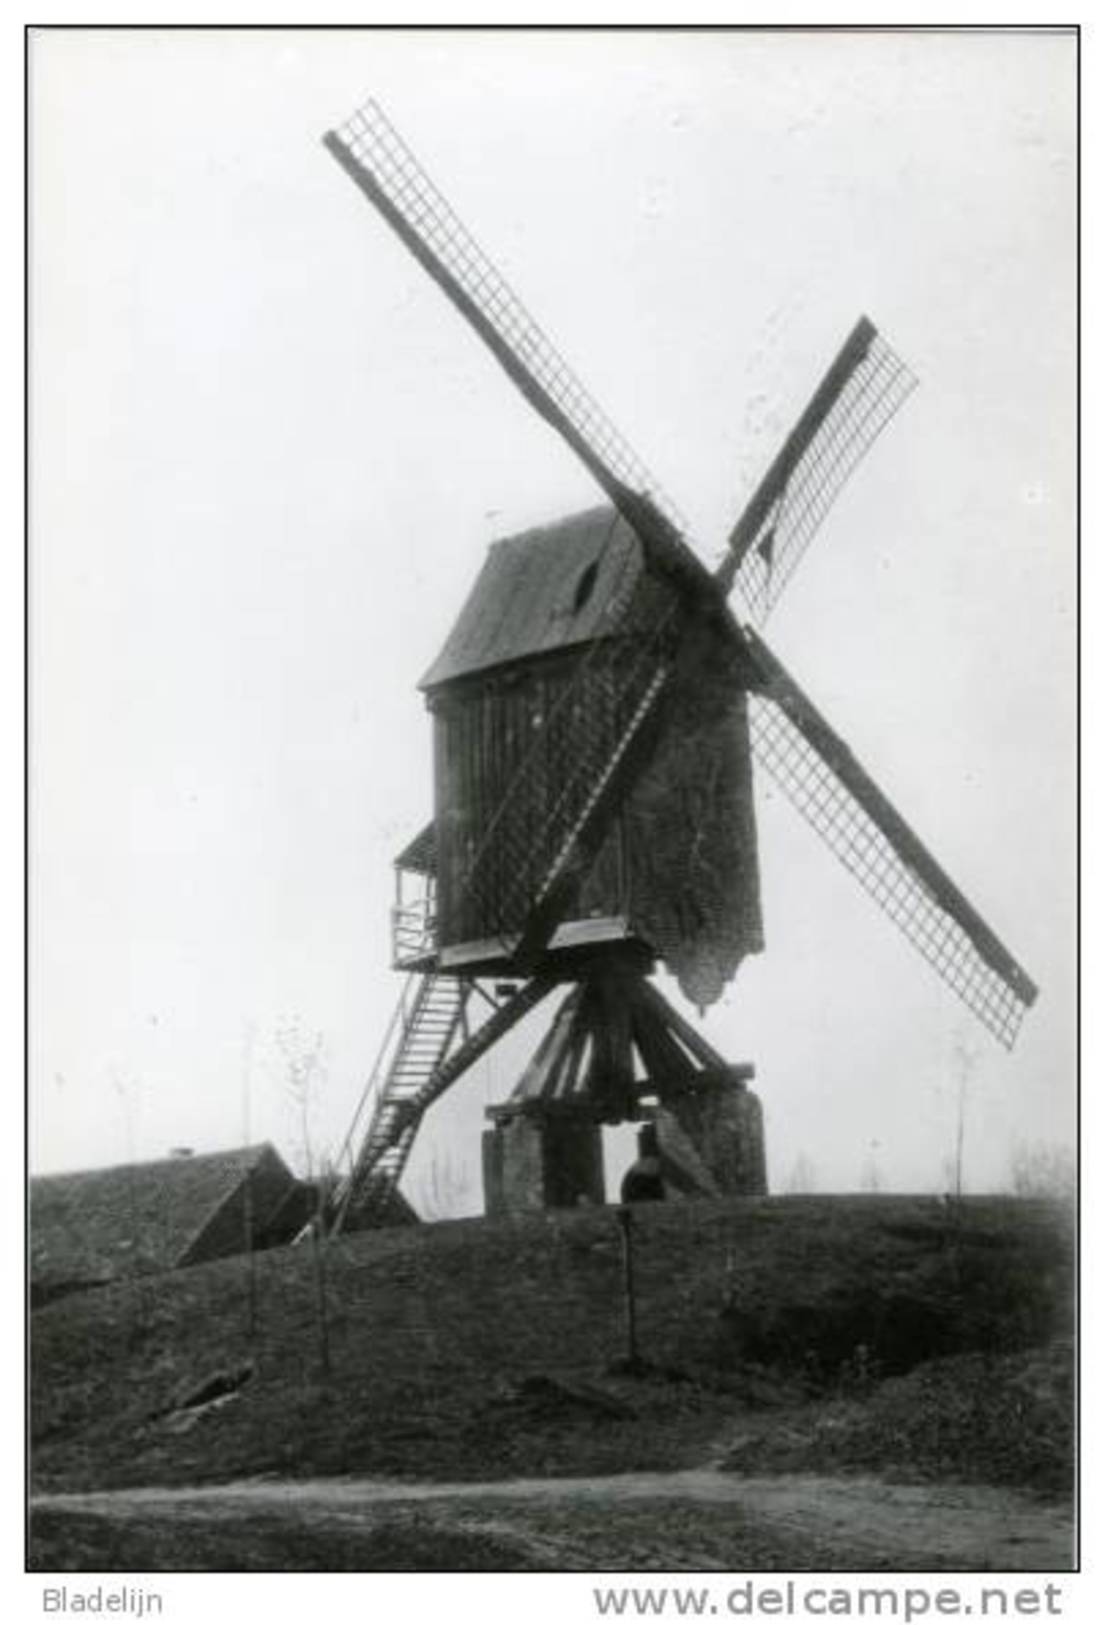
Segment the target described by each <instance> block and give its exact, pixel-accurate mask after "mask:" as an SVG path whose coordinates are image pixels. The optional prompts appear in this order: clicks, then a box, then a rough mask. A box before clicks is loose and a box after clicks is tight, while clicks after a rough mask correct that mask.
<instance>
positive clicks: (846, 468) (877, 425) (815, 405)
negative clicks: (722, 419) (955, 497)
mask: <svg viewBox="0 0 1105 1625" xmlns="http://www.w3.org/2000/svg"><path fill="white" fill-rule="evenodd" d="M916 383H917V380H916V379H915V378H914V377H913V375H912V374H911V373H910V371H909V369H908V368H907V367H906V366H905V364H904V363H903V362H902V361H901V360H899V358H898V357H897V356H896V355H895V354H894V351H893V350H892V349H891V348H890V346H889V344H887V342H886V340H885V339H884V338H883V337H882V336H881V334H880V333H879V332H878V330H877V329H876V328H875V326H874V324H873V323H872V322H870V321H869V320H868V318H867V317H866V316H861V317H860V319H859V321H858V322H857V323H856V325H855V327H854V328H853V329H852V331H851V333H850V334H849V335H848V338H847V339H846V340H845V342H844V345H843V347H842V348H841V350H840V353H839V355H838V356H837V357H836V360H835V361H834V362H833V364H832V366H831V367H830V368H829V370H828V372H827V373H826V374H825V376H824V378H823V379H822V380H821V383H820V384H819V385H818V387H817V389H816V390H815V391H814V394H813V396H812V398H811V400H810V402H809V405H808V406H807V407H806V409H805V411H804V412H803V413H802V416H801V417H800V418H799V419H798V422H797V423H796V424H795V426H794V428H793V429H792V430H791V432H790V434H789V435H788V436H787V438H786V441H785V442H784V444H783V447H782V450H781V451H780V452H779V454H778V456H777V457H776V458H775V460H774V462H773V463H772V464H771V467H770V468H769V469H768V471H767V473H766V474H765V475H764V477H763V479H762V480H761V481H760V484H759V486H758V487H757V489H756V491H755V493H754V494H753V496H752V499H751V501H750V502H749V503H748V506H747V507H746V508H745V510H744V513H743V514H742V515H741V517H740V519H739V520H738V522H737V524H736V525H735V527H734V529H733V531H732V534H731V535H730V537H729V554H728V557H727V558H726V560H725V562H724V563H723V564H722V566H721V568H720V569H719V570H718V572H717V575H716V578H715V579H716V580H717V582H718V584H719V585H720V586H721V587H723V588H724V590H725V591H726V592H728V591H729V589H730V587H732V586H733V585H734V583H735V584H736V586H737V587H738V588H739V590H740V593H741V596H742V597H743V599H744V601H745V603H746V604H747V605H748V608H749V611H750V613H751V614H752V617H753V619H754V620H755V621H757V622H759V623H762V622H763V621H764V620H765V619H766V617H767V615H768V613H769V612H770V610H771V609H772V608H773V606H774V604H775V602H776V600H777V599H778V597H779V594H780V593H781V592H782V590H783V588H784V587H785V586H786V584H787V582H788V581H789V579H790V577H791V574H792V573H793V571H794V568H795V566H796V565H797V563H798V561H799V559H800V558H801V557H802V554H803V553H804V552H805V551H806V548H807V547H808V546H809V544H810V542H811V540H812V539H813V536H814V533H815V531H816V530H817V528H818V526H819V525H820V524H821V522H822V520H823V519H824V518H825V515H826V514H827V513H828V511H829V509H830V508H831V507H832V504H833V503H834V501H835V500H836V498H837V496H838V494H839V493H840V491H841V489H842V488H843V486H844V484H845V481H846V480H847V479H848V476H849V475H850V474H851V472H852V470H853V469H854V468H855V467H856V464H857V463H858V462H859V461H860V459H861V458H862V457H863V455H864V453H865V452H866V451H867V450H868V448H869V447H870V446H871V444H872V442H873V441H874V440H875V439H876V437H877V436H878V434H879V433H880V431H881V430H882V429H884V428H885V427H886V425H887V423H889V421H890V419H891V418H892V417H893V416H894V413H895V412H896V411H897V410H898V408H899V406H901V405H902V403H903V401H904V400H905V399H906V397H907V396H908V395H909V394H910V392H911V391H912V390H913V389H914V388H915V387H916Z"/></svg>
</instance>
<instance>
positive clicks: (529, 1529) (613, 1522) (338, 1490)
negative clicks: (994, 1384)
mask: <svg viewBox="0 0 1105 1625" xmlns="http://www.w3.org/2000/svg"><path fill="white" fill-rule="evenodd" d="M32 1506H33V1507H34V1508H35V1509H36V1510H39V1511H49V1512H51V1513H62V1514H64V1513H66V1512H69V1513H74V1514H92V1515H95V1516H96V1517H99V1518H103V1517H107V1518H110V1519H111V1520H112V1521H113V1522H117V1523H122V1524H127V1523H131V1522H133V1521H134V1520H135V1519H138V1518H142V1517H145V1518H151V1517H153V1518H157V1519H159V1520H161V1519H166V1518H168V1519H171V1520H173V1521H174V1522H177V1523H182V1522H188V1523H193V1522H195V1523H197V1524H205V1523H208V1522H210V1521H211V1520H213V1519H219V1520H226V1519H228V1518H234V1519H235V1520H236V1521H239V1520H240V1521H243V1522H244V1521H246V1520H248V1519H249V1518H250V1516H251V1515H260V1514H264V1515H266V1516H273V1515H275V1516H277V1517H285V1518H287V1519H294V1520H295V1521H296V1523H297V1524H298V1525H300V1526H302V1525H303V1523H304V1521H305V1520H306V1521H314V1520H317V1521H318V1522H319V1523H320V1524H321V1523H330V1524H333V1523H335V1521H336V1522H339V1523H340V1524H341V1525H342V1526H344V1527H345V1528H347V1529H348V1528H350V1527H357V1526H362V1527H364V1528H365V1529H366V1530H367V1529H370V1528H371V1527H372V1526H373V1523H374V1520H378V1519H379V1517H380V1516H381V1514H385V1513H388V1514H394V1513H398V1514H402V1513H404V1512H408V1511H413V1510H414V1509H416V1508H419V1509H421V1510H422V1511H423V1512H424V1513H426V1514H433V1515H434V1516H435V1517H443V1518H445V1519H450V1520H452V1522H453V1524H454V1525H455V1526H456V1527H461V1528H465V1529H469V1530H473V1531H476V1530H479V1531H486V1532H492V1531H494V1532H496V1533H503V1532H506V1531H509V1532H510V1533H512V1534H513V1535H514V1537H515V1538H516V1539H517V1540H519V1541H520V1542H522V1543H523V1545H524V1546H525V1547H526V1548H528V1549H530V1550H531V1551H532V1554H533V1560H534V1561H533V1566H534V1567H541V1568H559V1567H565V1568H568V1567H571V1568H587V1567H601V1566H615V1563H616V1560H617V1559H618V1558H619V1557H621V1559H623V1560H624V1561H625V1566H627V1567H638V1568H647V1567H651V1568H654V1569H661V1568H665V1567H679V1568H688V1567H690V1568H693V1567H701V1568H722V1569H724V1568H730V1567H737V1566H739V1564H738V1562H737V1561H736V1559H740V1558H742V1557H744V1556H745V1555H746V1547H747V1546H748V1545H749V1544H751V1545H752V1546H753V1547H754V1546H755V1534H756V1532H762V1534H763V1535H764V1536H766V1540H767V1546H768V1547H771V1545H772V1542H773V1541H774V1543H775V1545H779V1543H780V1542H781V1544H782V1549H785V1550H786V1551H787V1552H788V1553H791V1552H797V1553H799V1554H801V1553H803V1552H806V1553H808V1554H809V1561H806V1562H790V1563H788V1564H787V1566H793V1567H802V1568H820V1567H826V1568H829V1567H834V1566H835V1567H839V1568H891V1567H896V1568H902V1569H906V1570H909V1569H913V1570H925V1569H934V1570H936V1569H942V1570H954V1569H985V1570H1014V1571H1015V1570H1030V1569H1036V1570H1055V1571H1060V1570H1064V1569H1068V1568H1070V1566H1071V1562H1072V1550H1071V1539H1072V1533H1071V1514H1070V1509H1069V1508H1068V1507H1065V1506H1063V1505H1056V1504H1054V1503H1048V1502H1040V1501H1037V1500H1035V1499H1033V1498H1030V1497H1028V1496H1026V1495H1022V1494H1019V1493H1017V1492H1015V1491H1012V1490H1007V1489H996V1488H987V1487H983V1486H967V1485H916V1484H914V1485H905V1484H888V1483H885V1482H883V1481H882V1480H877V1479H863V1478H825V1477H815V1476H807V1475H797V1474H793V1475H792V1474H780V1475H775V1476H771V1477H758V1478H745V1477H740V1476H738V1475H736V1474H733V1473H723V1472H718V1471H716V1470H715V1469H713V1468H709V1467H705V1468H697V1469H693V1470H690V1471H686V1472H674V1473H660V1472H657V1473H627V1474H624V1475H619V1476H617V1477H609V1478H586V1479H583V1478H580V1479H573V1478H542V1479H511V1480H507V1481H504V1482H498V1483H477V1484H470V1483H455V1484H449V1483H398V1482H395V1481H380V1480H373V1479H361V1478H348V1479H333V1478H328V1479H307V1480H295V1481H288V1480H272V1479H255V1480H243V1481H239V1482H235V1483H229V1484H212V1485H203V1486H196V1487H187V1488H170V1487H165V1488H157V1487H151V1488H142V1489H123V1490H112V1491H99V1492H87V1493H80V1494H47V1495H40V1496H36V1497H35V1498H34V1500H33V1502H32ZM707 1514H708V1515H709V1516H706V1515H707ZM749 1531H752V1533H751V1534H750V1533H749ZM742 1541H743V1544H742ZM642 1558H643V1559H645V1561H642ZM834 1560H835V1561H834Z"/></svg>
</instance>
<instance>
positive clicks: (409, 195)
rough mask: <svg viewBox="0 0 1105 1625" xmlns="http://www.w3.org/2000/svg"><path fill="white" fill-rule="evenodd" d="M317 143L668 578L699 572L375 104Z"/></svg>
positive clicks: (607, 431) (608, 430)
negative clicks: (660, 560)
mask: <svg viewBox="0 0 1105 1625" xmlns="http://www.w3.org/2000/svg"><path fill="white" fill-rule="evenodd" d="M323 143H324V145H325V146H326V148H327V150H328V151H329V152H330V153H331V155H332V156H333V157H334V158H335V159H336V160H337V161H338V163H339V164H340V165H341V167H342V168H343V169H344V170H345V172H346V173H347V174H348V175H349V177H350V178H351V179H352V181H353V182H354V184H355V185H356V186H357V187H358V188H359V189H360V191H361V192H362V193H363V194H364V195H365V196H366V197H367V198H368V200H369V202H370V203H371V204H372V205H373V207H374V208H375V209H376V210H377V211H378V212H379V213H380V214H381V215H382V216H383V218H384V219H385V220H386V221H387V223H388V225H389V226H391V228H392V230H393V231H394V232H395V233H396V235H397V236H398V237H399V239H400V241H401V242H402V243H403V244H404V245H405V246H406V248H407V249H408V250H409V251H410V253H411V254H413V256H414V258H415V259H416V260H417V261H418V262H419V264H420V265H421V266H422V267H423V269H424V270H425V271H426V272H427V273H428V275H429V276H431V277H432V278H433V280H434V281H435V282H436V283H437V284H438V286H439V287H440V288H441V290H442V292H443V293H444V294H445V296H446V297H447V298H448V299H449V300H450V301H451V303H452V304H453V305H454V306H455V307H456V309H457V310H458V311H459V312H460V313H461V315H462V316H463V317H464V318H465V320H466V321H467V322H468V323H469V325H470V326H471V327H472V328H474V330H475V331H476V332H477V333H478V334H479V336H480V338H481V339H482V340H483V342H484V343H485V344H486V345H487V347H488V349H489V350H490V351H491V353H492V355H493V356H494V357H495V359H496V360H497V361H498V362H499V365H500V366H501V367H502V368H503V370H504V371H505V372H506V373H507V375H508V377H510V378H511V379H512V381H513V382H514V383H515V384H516V385H517V387H518V388H519V389H520V390H521V392H522V394H523V395H524V396H525V397H526V399H527V400H528V401H529V403H530V405H531V406H532V407H533V408H534V409H535V410H536V411H537V412H539V413H540V415H541V416H542V417H543V418H544V419H545V421H546V422H547V423H549V424H550V425H551V426H552V427H553V428H554V429H555V430H556V431H557V433H558V434H560V435H561V436H562V438H563V439H564V440H565V441H566V442H567V444H568V445H569V446H570V447H571V448H572V450H573V451H574V452H575V454H576V456H577V457H579V458H580V460H581V461H582V462H583V463H584V464H585V465H586V467H587V468H588V469H589V470H590V471H591V473H592V474H593V475H594V477H595V479H596V480H597V481H598V483H599V485H600V486H601V487H602V489H603V490H604V491H605V492H606V494H607V495H608V496H609V497H610V499H611V501H612V502H613V503H614V504H615V506H616V507H617V508H618V509H619V511H620V512H622V513H623V514H624V516H625V518H626V519H627V520H628V521H629V523H630V524H631V525H633V526H634V528H635V529H636V530H637V531H638V533H639V534H641V537H642V541H643V542H644V544H645V545H646V546H651V547H653V548H654V549H655V550H656V551H657V552H658V553H660V554H661V555H662V556H663V557H664V558H665V560H666V561H667V562H668V563H669V564H670V565H671V566H672V567H674V568H675V569H676V570H677V571H680V572H682V573H685V574H689V575H690V576H692V577H700V576H702V575H703V574H704V573H705V572H704V571H703V568H702V566H701V564H700V563H699V561H698V559H697V558H696V557H695V555H694V554H693V553H692V552H691V550H690V549H689V548H687V547H686V546H685V544H684V543H683V542H682V540H681V536H682V532H683V531H684V530H685V529H686V526H685V524H684V521H683V519H682V516H681V515H680V513H679V510H678V508H677V507H676V506H675V504H674V502H672V500H671V498H670V497H668V496H667V495H666V493H665V492H664V491H663V489H662V487H661V486H660V483H659V481H658V480H656V479H655V478H654V477H653V475H652V474H651V473H650V472H649V470H648V469H647V468H646V466H645V464H644V463H643V462H642V461H641V459H640V457H638V455H637V454H636V452H635V451H634V450H633V448H632V447H631V446H630V445H629V443H628V441H627V440H626V439H625V437H624V435H622V434H621V433H620V432H619V430H618V429H617V428H616V427H615V426H614V424H613V423H612V422H611V420H610V418H609V417H608V416H607V415H606V413H605V412H604V411H603V410H602V408H601V407H600V406H599V405H598V403H597V402H596V400H595V398H594V396H593V395H592V394H591V393H590V391H589V390H588V389H587V388H586V386H585V385H584V384H582V383H581V382H580V380H579V379H578V378H577V377H576V375H575V373H574V372H573V371H572V369H571V368H570V367H569V366H568V363H567V362H566V361H565V360H564V358H563V356H562V355H561V354H560V352H559V351H558V350H557V348H556V346H555V345H554V344H553V343H552V341H551V339H550V338H549V337H548V335H547V334H546V333H545V331H544V330H543V328H542V327H541V326H540V325H539V324H538V322H537V321H536V320H535V319H534V318H533V317H532V316H531V315H530V313H529V311H528V310H527V309H526V307H525V305H524V304H523V303H522V301H521V299H519V297H518V295H517V294H516V293H515V292H514V290H513V289H512V288H511V287H510V285H509V283H508V282H507V281H506V279H505V277H503V275H502V273H501V272H500V271H499V270H498V269H497V268H496V266H495V265H494V264H493V262H492V261H491V260H490V259H489V258H488V256H487V254H486V253H485V252H484V250H483V249H482V248H481V247H480V245H479V243H478V242H477V241H476V240H475V238H474V237H473V236H472V234H471V232H470V231H469V230H468V228H467V227H466V226H465V225H464V223H463V222H462V221H461V220H460V219H459V217H458V216H457V214H456V213H455V211H454V210H453V208H452V206H451V205H450V203H449V202H448V200H447V199H446V198H445V197H444V196H443V195H442V193H441V192H440V191H439V190H438V188H437V187H436V186H435V185H434V183H433V181H432V180H431V179H430V177H429V176H428V175H427V174H426V171H425V170H424V169H423V168H422V166H421V164H420V163H419V161H418V159H417V158H416V157H415V156H414V154H413V153H412V152H411V150H410V148H409V147H408V146H407V144H406V142H405V141H404V140H403V138H402V137H401V136H400V135H399V133H398V131H397V130H396V129H395V127H394V126H393V125H392V124H391V122H390V121H389V120H388V118H387V116H386V115H385V113H384V112H383V110H382V109H381V108H380V107H379V105H378V104H377V103H376V102H374V101H368V102H366V103H365V105H364V106H363V107H361V108H359V109H358V110H357V111H356V112H355V113H354V114H353V116H352V117H351V118H350V119H348V120H347V121H346V123H345V124H343V125H342V126H341V127H340V129H338V130H331V131H328V132H327V134H326V135H325V136H324V137H323Z"/></svg>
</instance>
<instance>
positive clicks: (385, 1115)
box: [327, 972, 555, 1233]
mask: <svg viewBox="0 0 1105 1625" xmlns="http://www.w3.org/2000/svg"><path fill="white" fill-rule="evenodd" d="M554 985H555V984H554V983H553V982H551V981H548V980H546V979H544V978H542V977H535V978H534V979H533V980H532V981H529V982H526V983H525V984H524V985H523V986H522V987H521V988H520V989H519V990H518V991H517V992H516V993H514V994H512V995H511V997H510V998H508V999H507V1000H506V1001H505V1003H503V1004H500V1005H498V1006H495V1007H494V1008H493V1009H492V1013H491V1015H490V1016H489V1017H488V1018H487V1020H486V1021H484V1022H483V1024H482V1025H481V1026H480V1027H479V1028H478V1029H477V1031H475V1032H470V1031H469V1029H468V1022H467V1013H468V1004H469V999H470V996H471V993H472V990H473V986H474V984H473V983H472V982H471V981H469V980H466V979H465V978H463V977H458V976H442V975H438V974H437V973H436V972H427V973H425V974H422V975H419V974H417V973H413V974H412V975H410V976H409V977H408V978H407V980H406V982H405V984H404V986H403V990H402V993H401V994H400V997H399V1002H398V1004H397V1005H396V1007H395V1011H394V1013H393V1015H392V1018H391V1022H390V1024H389V1026H388V1030H387V1032H386V1033H385V1035H384V1040H383V1043H382V1044H381V1046H380V1050H379V1053H378V1055H377V1058H376V1064H375V1066H374V1067H373V1069H372V1072H371V1074H370V1076H369V1080H368V1083H367V1084H366V1086H365V1089H364V1092H363V1094H362V1096H361V1101H360V1104H359V1106H358V1108H357V1112H356V1114H355V1116H354V1118H353V1122H352V1124H351V1125H350V1128H349V1132H348V1134H347V1135H346V1138H345V1144H344V1145H343V1147H342V1150H341V1153H340V1157H339V1164H340V1163H344V1162H348V1163H349V1172H348V1173H347V1174H346V1176H345V1177H344V1178H343V1179H341V1180H340V1181H339V1183H338V1185H337V1187H336V1189H335V1191H334V1194H333V1197H332V1199H331V1201H330V1204H329V1211H328V1215H327V1221H328V1222H327V1228H328V1229H329V1230H330V1231H331V1233H333V1232H336V1231H339V1230H341V1229H343V1228H349V1229H358V1230H359V1229H364V1228H367V1227H369V1226H371V1225H374V1224H379V1223H381V1222H383V1221H385V1220H386V1218H387V1212H388V1208H389V1207H390V1205H391V1203H392V1200H393V1198H394V1195H395V1192H396V1190H397V1188H398V1185H399V1180H400V1178H401V1177H402V1174H403V1170H404V1168H405V1167H406V1164H407V1157H408V1156H409V1155H410V1150H411V1146H412V1145H413V1144H414V1138H415V1135H416V1134H417V1132H418V1126H419V1124H420V1123H421V1121H422V1118H423V1116H424V1114H425V1113H426V1111H427V1110H428V1109H429V1107H430V1106H432V1105H433V1103H434V1101H435V1100H437V1099H438V1097H439V1096H440V1095H442V1094H444V1092H445V1090H446V1089H448V1088H449V1086H450V1085H451V1084H453V1083H455V1082H456V1080H457V1079H458V1078H459V1077H460V1076H461V1075H462V1073H464V1072H466V1071H467V1070H468V1068H469V1067H470V1066H472V1065H474V1063H475V1062H476V1061H478V1060H479V1058H480V1056H481V1055H483V1054H484V1053H485V1052H486V1051H487V1050H488V1049H490V1048H491V1046H492V1044H494V1043H495V1042H496V1040H497V1039H498V1038H500V1037H501V1036H502V1034H503V1033H504V1032H506V1031H507V1030H508V1029H509V1028H510V1027H512V1026H513V1025H514V1023H515V1022H516V1021H520V1020H521V1018H522V1016H524V1015H525V1014H526V1013H527V1012H528V1011H529V1010H531V1009H533V1008H534V1006H535V1005H536V1004H538V1003H539V1002H540V1000H541V999H543V998H544V997H545V995H546V994H547V993H549V992H550V991H551V990H552V987H553V986H554ZM461 1035H463V1036H461ZM458 1037H461V1042H460V1044H459V1045H458V1044H457V1042H456V1040H457V1038H458ZM366 1117H367V1127H365V1128H363V1129H362V1127H361V1125H362V1123H363V1122H364V1121H365V1119H366Z"/></svg>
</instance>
